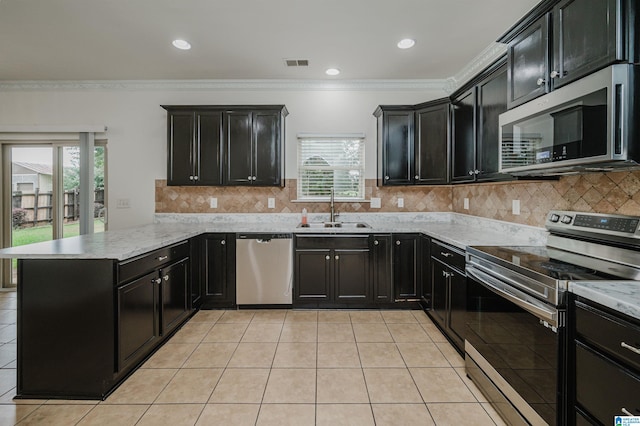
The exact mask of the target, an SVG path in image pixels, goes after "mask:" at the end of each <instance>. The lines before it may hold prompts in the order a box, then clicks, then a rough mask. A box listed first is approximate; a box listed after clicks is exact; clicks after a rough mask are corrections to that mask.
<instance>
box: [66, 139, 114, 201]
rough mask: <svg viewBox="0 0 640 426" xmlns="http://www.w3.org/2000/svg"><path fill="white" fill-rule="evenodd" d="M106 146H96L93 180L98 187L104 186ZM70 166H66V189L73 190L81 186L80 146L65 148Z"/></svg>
mask: <svg viewBox="0 0 640 426" xmlns="http://www.w3.org/2000/svg"><path fill="white" fill-rule="evenodd" d="M104 151H105V149H104V147H96V149H95V151H94V152H95V154H94V165H93V175H94V176H93V180H94V185H95V187H96V189H103V188H104ZM65 154H67V155H69V163H70V164H71V165H70V166H67V167H65V168H64V179H63V181H64V190H65V191H71V190H74V189H76V188H78V187H79V186H80V147H77V146H71V147H66V148H65Z"/></svg>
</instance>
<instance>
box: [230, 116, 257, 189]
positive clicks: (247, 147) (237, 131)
mask: <svg viewBox="0 0 640 426" xmlns="http://www.w3.org/2000/svg"><path fill="white" fill-rule="evenodd" d="M224 117H225V124H224V125H225V138H226V141H225V151H226V152H225V164H224V176H225V179H224V184H225V185H251V183H252V182H253V172H252V169H251V157H252V150H251V147H252V139H253V126H252V114H251V111H229V112H225V114H224Z"/></svg>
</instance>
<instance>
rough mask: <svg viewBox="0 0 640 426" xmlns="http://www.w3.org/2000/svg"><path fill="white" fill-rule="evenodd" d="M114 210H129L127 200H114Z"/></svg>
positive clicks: (129, 205) (129, 206)
mask: <svg viewBox="0 0 640 426" xmlns="http://www.w3.org/2000/svg"><path fill="white" fill-rule="evenodd" d="M116 208H117V209H130V208H131V204H130V201H129V199H128V198H118V199H117V200H116Z"/></svg>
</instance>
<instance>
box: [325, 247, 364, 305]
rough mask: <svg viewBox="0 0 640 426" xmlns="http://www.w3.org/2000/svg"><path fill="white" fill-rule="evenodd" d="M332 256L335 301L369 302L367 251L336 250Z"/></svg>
mask: <svg viewBox="0 0 640 426" xmlns="http://www.w3.org/2000/svg"><path fill="white" fill-rule="evenodd" d="M333 254H334V256H333V260H334V267H333V268H334V269H333V270H334V288H335V300H336V301H340V302H368V301H370V299H371V292H370V288H371V281H370V280H369V250H345V249H336V250H334V252H333Z"/></svg>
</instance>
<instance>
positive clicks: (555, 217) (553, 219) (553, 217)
mask: <svg viewBox="0 0 640 426" xmlns="http://www.w3.org/2000/svg"><path fill="white" fill-rule="evenodd" d="M549 220H550V221H551V222H553V223H557V222H558V221H559V220H560V215H557V214H555V213H553V214H552V215H551V217H550V218H549Z"/></svg>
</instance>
